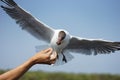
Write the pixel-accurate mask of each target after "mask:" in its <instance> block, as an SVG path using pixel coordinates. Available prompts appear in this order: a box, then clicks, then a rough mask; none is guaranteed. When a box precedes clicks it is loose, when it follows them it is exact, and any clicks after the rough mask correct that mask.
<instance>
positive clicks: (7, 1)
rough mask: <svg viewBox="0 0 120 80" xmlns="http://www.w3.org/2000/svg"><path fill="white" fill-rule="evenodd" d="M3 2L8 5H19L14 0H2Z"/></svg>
mask: <svg viewBox="0 0 120 80" xmlns="http://www.w3.org/2000/svg"><path fill="white" fill-rule="evenodd" d="M0 1H2V2H3V3H5V4H7V5H8V6H15V5H17V4H16V3H15V2H14V1H13V0H0Z"/></svg>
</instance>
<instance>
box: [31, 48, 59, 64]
mask: <svg viewBox="0 0 120 80" xmlns="http://www.w3.org/2000/svg"><path fill="white" fill-rule="evenodd" d="M56 58H57V53H56V52H55V51H54V52H53V49H52V48H48V49H45V50H42V51H40V52H38V53H37V54H35V55H34V56H33V57H32V58H31V60H32V62H33V64H49V65H50V64H54V63H55V61H56Z"/></svg>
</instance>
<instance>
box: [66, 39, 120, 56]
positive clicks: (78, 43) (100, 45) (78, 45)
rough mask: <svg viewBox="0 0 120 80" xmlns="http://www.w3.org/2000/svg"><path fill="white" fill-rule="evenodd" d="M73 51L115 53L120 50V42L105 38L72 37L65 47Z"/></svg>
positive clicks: (95, 53)
mask: <svg viewBox="0 0 120 80" xmlns="http://www.w3.org/2000/svg"><path fill="white" fill-rule="evenodd" d="M65 50H69V51H72V52H77V53H80V52H81V53H83V54H87V55H91V54H94V55H97V54H106V53H113V52H115V51H118V50H120V42H110V41H104V40H88V39H80V38H77V37H72V38H71V40H70V43H69V44H68V46H67V47H66V48H65Z"/></svg>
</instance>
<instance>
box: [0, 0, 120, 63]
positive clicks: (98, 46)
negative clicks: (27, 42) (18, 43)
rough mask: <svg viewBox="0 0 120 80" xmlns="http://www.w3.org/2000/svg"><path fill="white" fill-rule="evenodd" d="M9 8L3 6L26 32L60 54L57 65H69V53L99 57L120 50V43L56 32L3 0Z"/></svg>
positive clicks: (10, 0)
mask: <svg viewBox="0 0 120 80" xmlns="http://www.w3.org/2000/svg"><path fill="white" fill-rule="evenodd" d="M1 1H2V2H4V3H5V4H7V5H8V6H1V7H2V8H3V10H4V11H5V12H6V13H7V14H8V15H9V16H10V17H12V18H13V19H15V20H16V23H17V24H19V25H20V26H21V27H22V29H23V30H26V31H27V32H29V33H30V34H32V35H33V36H35V37H36V38H37V39H39V40H41V39H42V40H44V41H46V42H47V43H48V44H49V45H50V47H52V48H53V49H54V51H56V52H57V53H58V59H57V61H56V63H55V64H58V65H59V64H63V63H67V62H68V61H69V60H71V59H72V58H73V57H72V55H70V54H69V52H76V53H83V54H86V55H91V54H94V55H97V54H106V53H112V52H115V51H117V50H120V42H112V41H106V40H99V39H94V40H90V39H83V38H80V37H75V36H72V35H70V34H69V33H68V32H67V31H66V30H64V29H58V30H55V29H53V28H51V27H49V26H47V25H45V24H43V23H42V22H41V21H39V20H37V19H36V18H34V17H33V16H32V15H31V14H30V13H28V12H27V11H25V10H23V9H22V8H20V7H19V6H18V5H17V4H16V3H15V2H14V1H13V0H1Z"/></svg>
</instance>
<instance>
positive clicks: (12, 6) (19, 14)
mask: <svg viewBox="0 0 120 80" xmlns="http://www.w3.org/2000/svg"><path fill="white" fill-rule="evenodd" d="M1 1H2V2H4V3H5V4H6V5H8V6H1V7H2V8H3V10H4V11H5V12H6V13H7V14H8V15H9V16H10V17H12V18H13V19H15V20H16V23H17V24H19V25H20V26H21V27H22V29H24V30H26V31H28V32H29V33H30V34H32V35H33V36H35V37H36V38H38V39H43V40H45V41H46V42H50V40H51V37H52V36H53V34H54V30H53V29H52V28H50V27H48V26H47V25H45V24H43V23H42V22H40V21H38V20H37V19H36V18H34V17H33V16H32V15H31V14H30V13H28V12H26V11H25V10H23V9H22V8H20V7H19V6H18V5H17V4H16V3H15V2H14V1H13V0H1Z"/></svg>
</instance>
